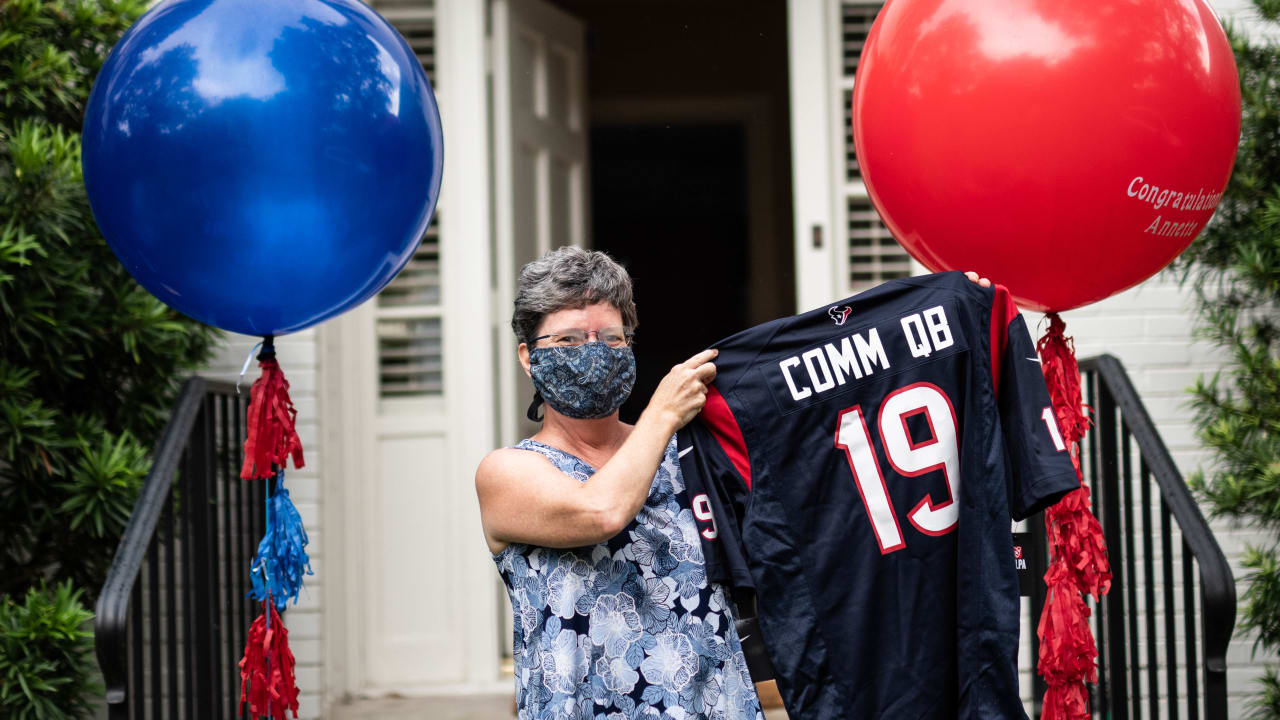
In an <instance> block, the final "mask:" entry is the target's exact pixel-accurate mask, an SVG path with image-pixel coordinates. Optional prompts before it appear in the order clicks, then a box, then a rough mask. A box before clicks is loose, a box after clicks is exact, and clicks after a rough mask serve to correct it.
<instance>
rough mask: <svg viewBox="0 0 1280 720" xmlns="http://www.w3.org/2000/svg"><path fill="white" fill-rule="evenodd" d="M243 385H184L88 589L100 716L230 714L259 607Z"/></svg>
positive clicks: (259, 527) (170, 718)
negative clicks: (108, 558) (97, 590)
mask: <svg viewBox="0 0 1280 720" xmlns="http://www.w3.org/2000/svg"><path fill="white" fill-rule="evenodd" d="M248 402H249V393H248V388H247V387H246V388H245V389H244V392H243V394H237V393H236V390H235V386H233V385H231V384H228V383H222V382H214V381H210V380H205V379H203V378H198V377H197V378H192V379H190V380H188V381H187V383H186V385H184V386H183V389H182V393H181V395H180V396H179V399H178V401H177V404H176V406H175V407H174V411H173V415H172V416H171V417H170V419H169V424H168V425H167V426H166V427H165V431H164V435H163V436H162V438H161V440H160V443H159V445H158V447H157V448H156V451H155V455H154V464H153V465H152V468H151V472H150V473H149V474H148V475H147V479H146V481H145V483H144V484H143V488H142V492H141V494H140V495H139V497H138V500H137V502H136V503H135V505H134V508H133V514H132V516H130V518H129V524H128V526H127V527H126V528H125V532H124V537H123V539H122V540H121V541H120V546H119V548H118V549H117V550H116V555H115V560H114V561H113V562H112V565H111V570H110V571H109V572H108V574H107V580H106V582H105V583H104V584H103V588H102V593H101V594H100V595H99V597H98V604H97V617H96V619H95V620H94V633H95V639H96V646H97V647H96V650H97V655H98V664H99V666H100V667H101V669H102V675H103V679H104V682H105V685H106V691H107V704H108V708H109V715H110V718H111V720H126V719H129V720H161V719H163V720H196V719H197V718H230V717H235V716H236V714H237V709H238V707H237V706H238V699H239V692H240V691H239V685H240V677H239V673H238V672H237V670H236V663H237V662H238V661H239V659H240V656H241V653H242V652H243V650H244V643H245V639H246V634H247V633H248V630H249V624H250V623H251V622H252V621H253V619H254V618H255V617H256V615H257V613H258V611H259V608H258V607H257V605H256V604H255V603H254V602H253V601H252V600H249V599H247V598H246V595H247V593H248V592H249V563H250V562H251V561H252V559H253V554H254V551H255V550H256V547H255V546H256V543H257V538H260V537H261V536H262V533H263V530H264V527H265V524H266V521H265V515H264V513H265V508H266V503H265V498H264V497H263V495H262V491H261V490H262V486H261V485H260V484H256V483H255V484H252V485H250V484H248V483H245V482H243V481H242V480H240V479H239V477H238V476H239V469H240V459H241V457H242V453H243V448H242V443H243V438H244V422H245V413H246V411H247V408H248Z"/></svg>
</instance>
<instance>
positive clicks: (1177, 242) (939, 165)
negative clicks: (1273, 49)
mask: <svg viewBox="0 0 1280 720" xmlns="http://www.w3.org/2000/svg"><path fill="white" fill-rule="evenodd" d="M853 132H854V143H855V147H856V149H857V153H858V162H859V165H860V166H861V168H862V176H863V179H864V181H865V182H866V185H867V189H868V191H869V192H870V195H871V199H872V201H873V202H874V203H875V205H876V208H877V209H878V210H879V211H880V216H881V217H882V218H883V219H884V221H885V223H886V224H887V225H888V227H889V229H890V230H891V231H892V232H893V234H894V236H895V237H896V238H897V239H898V242H900V243H902V246H903V247H905V248H906V249H907V251H908V252H910V253H911V254H912V255H913V256H915V258H916V259H917V260H919V261H920V262H922V263H924V265H926V266H927V267H929V268H930V269H932V270H935V271H941V270H956V269H958V270H976V271H978V272H980V273H982V274H983V275H985V276H987V277H990V278H992V279H993V280H995V281H997V282H1000V283H1003V284H1005V285H1007V286H1008V287H1009V289H1010V291H1011V292H1012V293H1013V295H1014V297H1015V298H1017V300H1018V302H1019V303H1020V304H1021V305H1023V306H1025V307H1029V308H1033V309H1036V310H1052V311H1060V310H1067V309H1069V308H1073V307H1078V306H1080V305H1084V304H1086V303H1091V302H1094V301H1097V300H1101V299H1102V298H1105V297H1107V296H1108V295H1112V294H1114V293H1117V292H1119V291H1121V290H1124V289H1125V288H1128V287H1131V286H1133V285H1136V284H1137V283H1139V282H1141V281H1143V280H1145V279H1146V278H1148V277H1150V276H1151V275H1153V274H1155V273H1156V272H1157V271H1158V270H1160V269H1161V268H1163V267H1164V266H1165V265H1167V264H1168V263H1169V262H1170V261H1171V260H1173V258H1174V257H1175V256H1177V255H1178V253H1180V252H1182V250H1184V249H1185V248H1186V247H1187V245H1188V244H1190V242H1191V240H1192V239H1193V238H1194V237H1195V236H1196V235H1197V234H1198V233H1199V232H1200V230H1201V228H1203V227H1204V224H1205V223H1206V222H1208V220H1209V218H1210V216H1212V215H1213V211H1214V208H1215V207H1217V203H1218V200H1219V199H1220V198H1221V194H1222V191H1223V189H1224V188H1225V187H1226V184H1227V179H1228V178H1229V176H1230V174H1231V166H1232V163H1234V161H1235V153H1236V145H1237V142H1238V139H1239V135H1240V85H1239V79H1238V77H1237V74H1236V64H1235V58H1234V56H1233V55H1232V53H1231V47H1230V45H1229V44H1228V42H1227V38H1226V35H1225V34H1224V33H1223V31H1222V27H1221V26H1220V25H1219V24H1218V20H1217V18H1216V17H1215V16H1214V14H1213V11H1212V10H1211V9H1210V8H1209V6H1208V5H1207V4H1206V3H1205V2H1204V1H1203V0H889V1H888V2H887V3H885V5H884V8H883V9H881V11H880V15H879V17H877V19H876V21H875V25H874V26H873V27H872V28H871V32H870V34H869V35H868V37H867V41H866V45H865V46H864V47H863V50H862V59H861V60H860V61H859V64H858V74H857V78H856V83H855V85H854V93H853Z"/></svg>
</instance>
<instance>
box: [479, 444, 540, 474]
mask: <svg viewBox="0 0 1280 720" xmlns="http://www.w3.org/2000/svg"><path fill="white" fill-rule="evenodd" d="M525 442H527V441H522V442H521V444H520V445H516V446H512V447H501V448H498V449H497V450H492V451H490V452H489V454H488V455H485V456H484V459H483V460H481V461H480V465H479V467H477V468H476V482H481V481H483V480H501V479H504V478H516V477H522V476H524V475H527V474H528V472H529V471H530V470H538V469H542V468H545V467H546V465H547V460H546V458H543V457H541V456H540V455H539V454H538V453H536V452H529V451H528V450H527V449H526V448H524V447H522V445H524V443H525Z"/></svg>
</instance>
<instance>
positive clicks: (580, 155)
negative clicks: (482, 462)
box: [492, 0, 590, 443]
mask: <svg viewBox="0 0 1280 720" xmlns="http://www.w3.org/2000/svg"><path fill="white" fill-rule="evenodd" d="M492 42H493V124H494V128H493V138H494V140H493V159H494V217H495V219H496V227H495V228H494V232H495V236H496V241H497V242H496V249H497V258H496V263H497V264H496V270H497V290H498V292H497V298H496V302H495V303H494V313H495V317H494V326H495V342H496V345H497V348H498V356H497V357H498V370H497V372H498V376H499V378H500V380H499V388H500V391H499V398H500V403H499V409H498V413H499V423H498V428H499V440H500V441H501V442H503V443H512V442H515V441H516V440H518V439H519V438H520V437H523V436H525V435H528V434H529V433H530V432H532V431H533V430H534V427H535V426H534V425H533V424H532V423H530V422H529V421H527V420H524V417H525V409H526V407H527V406H528V403H529V401H530V400H531V399H532V390H531V386H530V384H529V380H528V378H527V377H526V376H525V374H524V371H523V369H522V368H520V366H519V363H518V362H517V361H516V356H515V345H516V342H515V339H514V336H512V334H511V330H510V320H511V310H512V302H513V300H514V299H515V280H516V275H517V273H519V271H520V267H521V266H523V265H524V264H525V263H526V262H529V261H530V260H533V259H535V258H537V257H539V256H540V255H542V254H543V253H545V252H546V251H547V250H550V249H551V248H554V247H559V246H562V245H578V246H582V245H588V244H590V239H589V237H588V227H587V203H588V198H587V113H586V99H587V98H586V68H585V65H586V51H585V37H584V28H583V24H582V22H581V21H579V20H578V19H576V18H574V17H573V16H571V15H569V14H567V13H565V12H564V11H562V10H559V9H558V8H556V7H553V6H552V5H550V4H549V3H546V2H543V0H493V38H492Z"/></svg>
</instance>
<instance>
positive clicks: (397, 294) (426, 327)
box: [370, 0, 444, 400]
mask: <svg viewBox="0 0 1280 720" xmlns="http://www.w3.org/2000/svg"><path fill="white" fill-rule="evenodd" d="M370 5H371V7H373V9H375V10H377V11H378V13H379V14H381V15H382V16H383V17H384V18H386V19H387V20H388V21H389V22H390V23H391V24H392V25H393V26H394V27H395V28H396V30H398V31H400V34H401V35H402V36H403V37H404V39H405V41H406V42H408V43H409V47H410V48H412V49H413V52H414V53H415V54H416V55H417V56H418V61H419V62H421V63H422V67H423V69H424V70H426V73H427V77H428V79H430V80H431V83H432V86H433V88H434V87H435V83H436V72H435V70H436V14H435V3H434V1H433V0H373V2H371V3H370ZM442 275H443V274H442V272H441V268H440V215H439V213H438V212H437V213H436V216H435V217H434V218H433V219H432V221H431V225H430V226H429V227H428V228H427V231H426V234H425V235H424V236H423V238H422V244H421V245H419V246H418V249H417V251H416V252H414V254H413V257H412V258H411V259H410V260H409V263H408V264H407V265H405V267H404V269H403V270H401V271H400V274H399V275H397V276H396V278H395V279H394V280H392V281H391V283H390V284H389V285H387V287H386V288H385V289H384V290H383V291H382V292H381V293H379V294H378V298H377V303H376V306H375V307H376V310H375V314H376V317H377V326H376V327H377V337H378V394H379V396H380V397H381V398H383V399H384V400H386V399H391V398H406V397H419V396H426V395H440V394H441V393H442V392H443V389H444V378H443V373H442V366H443V360H444V358H443V346H442V341H441V322H442V318H441V315H442V312H441V299H440V278H441V277H442Z"/></svg>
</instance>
